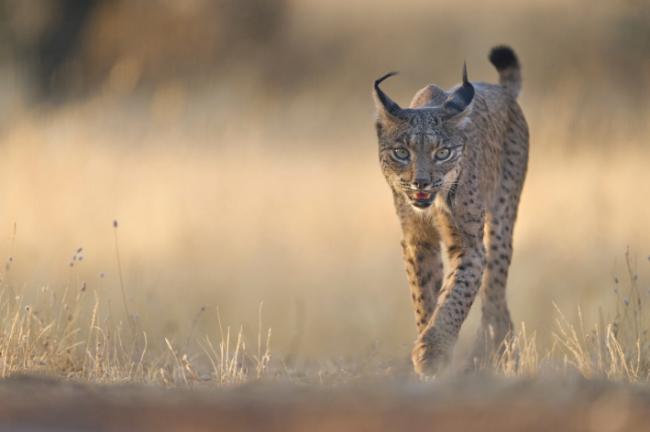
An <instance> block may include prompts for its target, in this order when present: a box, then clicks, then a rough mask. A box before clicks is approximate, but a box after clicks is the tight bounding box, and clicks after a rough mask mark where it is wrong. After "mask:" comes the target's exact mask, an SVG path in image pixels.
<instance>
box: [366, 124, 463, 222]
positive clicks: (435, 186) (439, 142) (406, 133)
mask: <svg viewBox="0 0 650 432" xmlns="http://www.w3.org/2000/svg"><path fill="white" fill-rule="evenodd" d="M413 115H414V116H418V117H429V118H427V119H422V118H419V119H417V120H418V121H413V119H411V122H406V123H407V124H409V125H410V124H411V123H420V124H422V125H427V127H417V126H416V127H412V126H407V127H406V128H405V129H402V128H398V129H397V130H395V131H394V132H393V133H390V132H388V131H385V132H384V130H383V128H381V127H379V128H378V133H379V142H380V147H379V159H380V162H381V167H382V171H383V173H384V176H385V177H386V180H387V181H388V184H389V185H390V186H391V188H392V189H393V190H394V191H395V192H398V193H402V194H404V195H405V196H406V198H407V199H408V202H410V203H411V205H412V206H413V207H415V208H416V209H419V210H423V209H426V208H428V207H429V206H431V204H432V203H433V201H434V199H435V197H436V195H437V194H438V193H443V194H446V193H447V192H448V191H449V189H450V188H451V187H452V185H453V184H454V183H455V181H456V179H457V176H458V172H459V170H458V167H459V165H460V163H459V162H460V160H461V159H462V156H463V148H464V140H463V138H462V135H461V134H459V133H457V131H456V128H457V126H456V121H451V122H448V123H449V124H446V125H442V124H441V123H442V120H441V119H440V118H438V117H433V113H432V112H422V113H417V114H415V113H413ZM432 119H435V120H432ZM432 124H441V127H438V128H432V127H431V126H430V125H432ZM382 133H383V136H382Z"/></svg>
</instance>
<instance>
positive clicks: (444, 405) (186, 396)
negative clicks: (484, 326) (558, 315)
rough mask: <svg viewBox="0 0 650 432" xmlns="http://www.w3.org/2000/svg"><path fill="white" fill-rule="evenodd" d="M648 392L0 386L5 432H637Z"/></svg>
mask: <svg viewBox="0 0 650 432" xmlns="http://www.w3.org/2000/svg"><path fill="white" fill-rule="evenodd" d="M648 425H650V389H648V388H645V387H641V386H630V385H627V386H623V385H616V384H611V383H606V382H601V381H586V380H583V379H581V378H577V377H576V378H573V379H566V378H564V379H546V380H541V379H539V380H536V381H522V380H508V379H504V378H499V379H497V378H489V377H488V378H476V377H461V378H453V379H447V380H442V381H436V382H429V383H404V382H402V383H399V382H397V383H396V382H373V383H365V384H363V385H356V384H355V385H349V386H348V385H346V386H342V387H336V388H331V387H326V386H318V387H314V386H299V385H289V384H277V383H275V384H271V383H255V384H250V385H245V386H241V387H237V388H232V389H226V390H224V389H214V388H212V389H210V388H201V389H162V388H158V387H145V386H134V385H124V386H115V385H111V386H97V385H86V384H78V383H71V382H64V381H58V380H54V379H49V378H41V377H30V376H19V377H13V378H10V379H7V380H5V381H3V382H1V383H0V430H2V431H19V432H28V431H29V432H37V431H131V430H133V431H216V430H246V431H248V430H251V431H259V430H268V431H303V430H310V431H366V430H373V431H375V430H378V431H402V430H403V431H418V430H436V431H444V430H450V431H451V430H453V431H472V430H486V431H491V430H498V431H602V432H613V431H633V430H647V428H648V427H649V426H648Z"/></svg>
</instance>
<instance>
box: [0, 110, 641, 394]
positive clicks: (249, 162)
mask: <svg viewBox="0 0 650 432" xmlns="http://www.w3.org/2000/svg"><path fill="white" fill-rule="evenodd" d="M369 102H370V101H369ZM91 108H93V107H92V106H91ZM91 108H89V107H88V106H83V105H82V106H79V107H73V108H70V109H67V110H59V111H55V112H50V113H48V114H46V115H44V116H43V117H33V116H29V115H25V116H24V117H21V118H20V119H19V120H18V121H17V122H15V124H13V125H11V127H8V128H7V129H6V130H5V132H4V135H3V147H2V150H1V152H2V156H1V157H0V176H1V177H2V178H1V180H2V183H3V184H4V185H5V186H4V187H3V190H2V194H3V202H5V203H10V205H8V206H7V207H6V209H5V211H4V212H3V213H2V215H1V216H0V226H2V227H4V228H3V232H4V234H3V235H2V239H1V240H2V241H1V242H0V248H1V249H2V254H3V255H4V260H5V267H4V269H3V271H2V297H1V298H2V307H3V313H2V320H3V321H2V326H0V327H1V328H2V332H1V333H0V350H1V352H2V357H1V360H2V369H1V372H2V376H8V375H10V374H12V373H16V372H25V371H42V372H45V373H48V374H55V375H63V376H68V377H76V378H82V379H86V380H89V381H99V382H124V381H145V382H157V383H164V384H175V385H191V384H192V383H194V382H214V383H232V382H242V381H246V380H249V379H256V378H259V377H275V378H278V377H280V378H286V379H294V378H295V377H302V378H301V379H307V378H305V377H310V378H309V379H316V378H314V377H318V376H319V374H322V373H324V371H328V373H329V374H332V375H335V372H333V371H336V370H337V369H340V370H341V371H343V370H347V369H348V368H350V367H352V366H350V365H355V366H354V369H355V370H356V371H357V373H358V374H361V375H363V374H388V375H390V374H391V373H393V372H394V371H396V370H402V371H403V370H405V369H408V361H407V358H408V353H409V350H410V344H411V342H412V340H413V339H414V337H415V326H414V324H413V317H412V312H411V307H410V304H409V296H408V294H407V291H408V289H407V285H406V280H405V276H404V275H403V268H402V263H401V257H400V251H399V239H400V233H399V228H398V225H397V220H396V218H395V216H394V214H393V210H392V204H391V198H390V194H389V192H388V188H387V186H386V185H385V183H384V181H383V179H382V177H381V175H380V173H379V169H378V167H377V162H376V154H375V143H374V140H373V139H374V138H373V136H372V133H373V132H372V120H371V116H369V118H368V119H367V122H366V124H365V128H364V127H363V126H364V125H359V127H358V132H356V133H355V132H350V133H349V136H347V137H346V134H345V133H340V134H339V136H341V137H342V138H341V139H345V140H347V141H345V142H337V143H336V145H335V146H332V148H329V147H328V142H325V141H322V139H320V138H319V137H318V136H313V135H311V133H312V132H311V131H309V130H308V129H299V130H297V131H289V132H286V133H284V132H283V133H284V134H285V135H286V136H287V137H293V139H294V140H295V142H282V139H281V138H280V137H279V136H278V135H281V134H280V133H277V132H276V133H275V135H274V136H273V139H274V140H278V141H279V142H272V143H270V142H268V141H267V140H266V139H265V138H264V132H265V131H263V130H256V129H255V128H254V127H251V128H237V127H235V126H233V125H230V126H229V127H228V128H222V127H216V126H213V125H210V124H208V123H204V124H201V125H199V126H196V127H195V128H194V129H184V127H183V125H182V123H180V124H181V126H179V127H178V128H177V129H176V128H172V127H170V126H169V125H168V124H160V125H157V124H156V123H155V120H153V121H152V123H150V124H146V125H145V126H143V124H142V123H140V122H138V121H134V120H133V119H131V118H126V117H124V116H123V114H121V113H120V111H118V112H117V114H116V113H115V112H111V111H99V110H96V109H91ZM147 109H148V108H147ZM524 109H526V106H525V105H524ZM141 110H144V109H141ZM532 111H533V112H535V111H534V110H532ZM147 112H148V111H146V110H144V111H137V112H135V114H134V116H135V118H136V119H140V118H142V116H145V115H147ZM100 114H101V115H100ZM558 115H562V113H561V112H560V113H558ZM110 116H113V117H110ZM172 120H174V121H176V122H179V121H180V120H179V118H178V117H174V118H172ZM563 121H564V119H563V118H557V117H547V116H541V115H538V116H529V122H530V124H531V130H532V138H531V142H532V151H531V163H530V171H529V176H528V179H527V183H526V186H525V190H524V195H523V200H522V203H521V208H520V213H519V214H520V218H519V221H518V225H517V228H516V235H515V257H514V261H513V264H512V270H511V276H510V280H509V293H508V296H509V300H510V302H511V305H512V306H511V308H512V312H513V315H514V319H515V322H516V323H517V324H518V325H517V331H518V336H517V338H516V342H515V346H513V347H512V352H509V353H507V355H506V358H503V359H495V360H496V363H497V364H499V368H500V369H501V370H502V371H503V372H505V373H507V374H514V375H519V374H525V375H527V376H528V375H535V374H536V373H537V372H538V371H539V368H540V367H542V366H543V367H550V368H552V369H554V370H558V371H565V370H566V369H567V368H577V369H578V370H579V371H580V372H581V373H583V374H584V375H586V376H606V377H612V378H617V379H625V380H632V381H637V380H645V379H646V378H647V373H648V372H647V365H646V362H647V360H646V350H647V348H648V342H649V341H648V340H647V336H646V332H645V330H646V328H647V323H646V322H647V310H646V308H647V306H646V303H647V301H648V300H650V299H649V298H648V295H649V293H648V288H649V287H650V285H648V280H649V277H648V276H649V275H648V273H649V271H648V270H649V269H650V262H648V251H650V247H649V245H650V238H649V234H648V231H647V228H646V224H647V221H648V220H650V219H649V216H650V205H649V204H648V203H647V202H646V200H645V197H647V196H650V190H649V188H650V183H648V182H647V181H645V179H647V173H646V161H647V160H648V154H647V151H646V150H643V143H642V140H643V136H639V137H633V138H632V139H630V141H629V142H617V143H616V145H615V146H614V145H613V146H612V148H609V149H608V148H603V144H602V143H603V142H606V141H608V140H607V137H603V136H598V137H597V138H595V139H594V141H595V142H594V143H593V148H591V147H590V145H591V143H590V142H589V141H590V140H589V139H586V138H585V137H580V136H578V137H575V136H573V135H572V134H571V133H570V132H564V133H562V132H561V131H557V130H556V129H554V128H553V124H561V123H562V122H563ZM172 124H176V125H178V124H179V123H172ZM348 130H349V129H348ZM185 132H187V134H186V133H185ZM612 136H613V138H612V140H614V139H615V138H614V137H615V136H616V131H614V132H613V134H612ZM287 139H288V138H287ZM319 139H320V141H319ZM635 139H636V140H638V141H634V140H635ZM549 143H551V144H549ZM544 150H546V151H544ZM114 221H115V222H114ZM114 224H116V225H114ZM476 318H477V314H476V313H473V314H472V315H471V317H470V319H469V320H468V322H467V323H466V324H465V326H464V330H463V334H462V337H461V343H460V345H459V348H458V349H457V356H458V358H459V359H461V360H463V356H464V355H465V351H466V350H465V345H467V342H469V341H470V340H471V339H472V336H473V335H474V332H475V331H476V328H477V319H476ZM594 326H595V327H594ZM465 360H467V359H465ZM461 363H462V362H461ZM391 371H393V372H391ZM342 373H343V372H342ZM344 376H347V375H346V373H343V375H342V377H344ZM342 377H339V378H342ZM339 378H337V379H339Z"/></svg>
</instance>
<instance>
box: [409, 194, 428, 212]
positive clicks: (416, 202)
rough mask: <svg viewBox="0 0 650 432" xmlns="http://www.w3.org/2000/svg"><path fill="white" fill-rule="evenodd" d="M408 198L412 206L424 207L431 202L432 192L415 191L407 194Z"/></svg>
mask: <svg viewBox="0 0 650 432" xmlns="http://www.w3.org/2000/svg"><path fill="white" fill-rule="evenodd" d="M409 198H410V199H411V204H412V205H413V206H414V207H417V208H420V209H425V208H427V207H429V206H430V205H431V203H433V198H434V194H433V193H432V192H425V191H417V192H414V193H413V194H412V195H409Z"/></svg>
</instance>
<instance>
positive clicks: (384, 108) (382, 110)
mask: <svg viewBox="0 0 650 432" xmlns="http://www.w3.org/2000/svg"><path fill="white" fill-rule="evenodd" d="M393 75H397V72H391V73H388V74H386V75H384V76H382V77H381V78H379V79H377V80H376V81H375V85H374V90H373V92H372V94H373V97H374V99H375V106H376V108H377V125H378V127H383V126H387V124H390V123H397V122H399V121H401V120H403V119H404V110H402V108H401V107H400V106H399V105H398V104H397V102H395V101H393V100H392V99H391V98H389V97H388V95H386V93H384V92H383V91H382V89H381V88H379V84H381V83H382V81H384V80H385V79H387V78H390V77H392V76H393Z"/></svg>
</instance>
